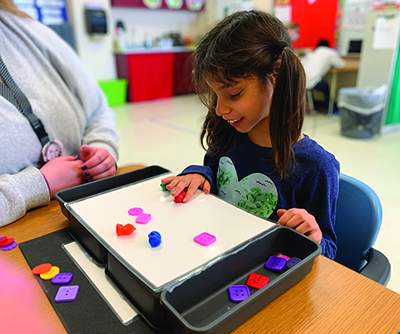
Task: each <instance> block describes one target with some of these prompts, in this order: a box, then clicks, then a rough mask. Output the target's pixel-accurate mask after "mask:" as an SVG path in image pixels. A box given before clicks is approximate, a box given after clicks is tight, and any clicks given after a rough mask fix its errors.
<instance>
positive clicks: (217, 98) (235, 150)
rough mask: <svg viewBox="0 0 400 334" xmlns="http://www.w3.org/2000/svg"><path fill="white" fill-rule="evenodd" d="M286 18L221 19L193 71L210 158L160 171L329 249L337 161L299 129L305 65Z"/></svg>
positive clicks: (173, 186)
mask: <svg viewBox="0 0 400 334" xmlns="http://www.w3.org/2000/svg"><path fill="white" fill-rule="evenodd" d="M290 45H291V44H290V37H289V35H288V33H287V29H286V28H285V26H284V25H283V24H282V23H281V22H280V21H279V20H278V19H277V18H275V17H273V16H271V15H269V14H266V13H263V12H260V11H250V12H238V13H235V14H233V15H231V16H229V17H227V18H225V19H224V20H223V21H221V22H220V23H219V24H218V25H217V26H215V27H214V28H213V29H212V30H211V31H210V32H209V33H208V34H207V35H206V36H205V38H204V39H203V41H202V42H201V44H200V46H199V47H198V48H197V50H196V52H195V58H194V80H195V84H196V91H197V93H198V95H199V97H200V99H201V101H202V102H203V103H204V104H205V105H206V106H207V108H208V114H207V116H206V118H205V121H204V125H203V130H202V133H201V142H202V145H203V147H204V140H205V141H206V144H207V146H208V148H207V154H206V156H205V159H204V166H189V167H187V168H186V169H185V170H184V171H183V172H182V173H181V174H180V175H179V176H171V177H168V178H165V179H163V180H162V182H163V183H169V184H168V185H167V189H168V190H172V193H171V194H172V196H176V195H178V194H179V193H180V192H181V191H182V190H183V189H185V188H187V193H186V195H185V197H184V199H183V202H187V201H188V200H189V199H190V197H191V196H192V195H193V194H194V192H195V191H196V189H197V188H199V187H201V188H203V190H204V192H205V193H209V192H210V191H211V192H212V193H214V194H217V195H218V196H219V197H221V198H223V199H225V200H227V201H229V202H230V203H232V204H235V205H237V206H239V207H241V208H243V209H245V210H247V211H249V212H251V213H253V214H255V215H257V216H260V217H262V218H269V219H272V220H277V221H278V222H277V224H278V225H286V226H289V227H291V228H294V229H296V230H297V231H299V232H301V233H303V234H305V235H307V236H308V237H310V238H312V239H314V240H316V241H317V242H319V243H320V244H321V246H322V254H323V255H325V256H327V257H329V258H331V259H333V258H334V257H335V253H336V236H335V232H334V230H333V226H334V222H335V216H336V200H337V196H338V184H339V163H338V162H337V161H336V159H335V157H334V156H333V155H332V154H330V153H328V152H327V151H325V150H324V149H323V148H322V147H320V146H319V145H318V144H317V143H316V142H315V141H313V140H311V139H310V138H309V137H308V136H307V135H304V134H302V132H301V129H302V125H303V121H304V113H305V93H306V88H305V82H306V79H305V73H304V70H303V67H302V65H301V63H300V61H299V59H298V58H297V56H296V55H295V54H294V52H293V49H292V48H291V46H290Z"/></svg>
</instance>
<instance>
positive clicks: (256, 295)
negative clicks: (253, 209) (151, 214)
mask: <svg viewBox="0 0 400 334" xmlns="http://www.w3.org/2000/svg"><path fill="white" fill-rule="evenodd" d="M169 172H170V171H169V170H167V169H164V168H162V167H159V166H150V167H146V168H144V169H141V170H137V171H133V172H130V173H127V174H123V175H118V176H114V177H111V178H108V179H104V180H100V181H96V182H92V183H89V184H85V185H82V186H79V187H75V188H72V189H69V190H64V191H61V192H59V193H57V194H56V199H57V200H58V201H59V202H60V204H61V208H62V212H63V214H64V215H65V216H66V217H67V218H68V219H69V221H70V222H71V228H70V234H71V235H72V237H73V238H75V239H76V240H77V241H78V242H79V243H80V244H81V245H82V246H83V247H84V248H85V250H86V251H87V252H88V253H89V255H91V256H92V257H93V259H94V260H95V261H96V262H98V264H99V265H101V266H106V274H107V276H108V277H109V278H110V279H111V280H112V281H113V282H114V283H115V285H116V286H117V287H118V288H119V289H120V290H121V292H122V293H123V294H124V295H125V296H126V297H127V298H128V299H129V300H130V301H131V302H132V303H133V304H134V305H135V307H136V308H137V309H138V310H139V312H140V313H141V315H142V316H143V317H144V319H145V320H146V321H147V322H148V323H149V324H150V325H151V326H152V327H154V328H156V329H160V330H164V329H168V328H170V327H172V328H173V329H174V330H175V331H177V332H178V333H218V334H219V333H227V332H229V331H231V330H232V329H234V328H236V327H237V326H238V325H239V324H241V323H242V322H244V321H245V320H246V319H247V318H249V317H250V316H252V315H253V314H254V313H256V312H257V311H258V310H260V309H261V308H262V307H264V306H265V305H267V304H268V303H269V302H270V301H271V300H273V299H274V298H276V297H277V296H279V295H280V294H282V293H283V292H284V291H286V290H287V289H289V288H290V287H291V286H292V285H293V284H295V283H296V282H298V281H299V280H301V279H302V278H303V277H304V276H305V275H307V274H308V273H309V272H310V271H311V268H312V265H313V261H314V259H315V257H316V256H317V255H319V254H320V253H321V247H320V245H319V244H318V243H317V242H315V241H313V240H311V239H310V238H308V237H306V236H304V235H302V234H300V233H298V232H296V231H294V230H292V229H289V228H287V227H275V228H272V229H270V230H268V231H266V232H265V233H263V234H262V235H260V236H259V237H258V238H256V239H253V240H252V241H250V242H249V243H248V245H247V246H246V247H242V248H239V249H237V250H236V252H232V253H230V254H228V255H226V256H224V257H223V258H221V259H220V260H219V261H218V262H217V263H216V264H214V265H212V266H210V267H208V268H207V269H206V270H204V271H203V272H202V273H201V274H199V275H197V276H194V277H192V278H190V279H188V280H187V281H185V282H184V283H182V284H181V285H180V286H178V287H175V288H174V289H173V290H171V286H169V287H167V289H168V290H171V292H168V291H167V290H161V291H154V290H153V289H152V288H151V287H149V286H148V285H147V284H146V282H145V281H144V280H143V279H142V278H141V277H140V275H138V273H137V272H135V270H131V269H129V268H128V267H126V266H125V265H124V263H122V262H121V261H120V260H119V259H117V258H116V257H115V256H114V255H113V254H111V253H110V252H108V251H107V249H106V248H105V247H104V246H103V245H102V244H101V243H100V242H99V241H98V240H97V239H96V237H95V236H93V235H92V234H91V233H90V231H88V230H87V229H86V228H85V227H84V226H83V225H82V224H81V223H80V222H79V220H78V219H77V218H76V217H75V216H74V215H73V214H71V212H69V211H68V208H67V207H65V204H67V203H68V202H72V201H75V200H79V199H82V198H85V197H88V196H91V195H95V194H99V193H102V192H106V191H109V190H112V189H114V188H118V187H120V186H124V185H127V184H131V183H135V182H139V181H143V180H145V179H148V178H152V177H155V176H158V175H161V174H165V173H169ZM277 254H284V255H287V256H289V257H293V256H296V257H298V258H300V259H302V261H301V262H300V263H299V264H297V265H296V266H295V267H293V268H291V269H288V270H284V271H283V272H281V273H274V272H268V271H267V270H266V269H265V268H264V264H265V262H266V261H267V260H268V258H269V256H271V255H277ZM251 272H256V273H259V274H262V275H264V276H268V277H269V278H270V282H269V284H268V285H267V286H266V287H264V288H262V289H261V290H259V291H257V292H256V291H255V290H254V289H251V291H252V295H251V297H249V298H247V299H246V300H245V301H243V302H241V303H239V304H236V303H233V302H231V301H230V299H229V294H228V287H229V286H230V285H237V284H245V283H246V280H247V277H248V275H249V274H250V273H251Z"/></svg>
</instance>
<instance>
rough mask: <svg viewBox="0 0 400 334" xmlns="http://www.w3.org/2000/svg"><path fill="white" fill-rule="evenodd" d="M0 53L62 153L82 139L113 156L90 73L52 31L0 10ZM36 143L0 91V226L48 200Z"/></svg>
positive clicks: (108, 125)
mask: <svg viewBox="0 0 400 334" xmlns="http://www.w3.org/2000/svg"><path fill="white" fill-rule="evenodd" d="M0 54H1V56H2V58H3V61H4V63H5V65H6V67H7V69H8V71H9V72H10V74H11V76H12V78H13V79H14V81H15V82H16V84H17V85H18V86H19V88H20V89H21V90H22V91H23V92H24V94H25V95H26V96H27V98H28V100H29V101H30V104H31V106H32V109H33V112H34V113H35V115H36V116H37V117H38V118H39V119H40V120H41V121H42V123H43V124H44V126H45V129H46V131H47V133H48V135H49V137H50V140H53V139H58V140H60V141H61V142H62V143H63V145H64V152H63V155H73V154H79V150H80V146H81V145H82V144H88V145H90V146H94V147H103V148H106V149H107V150H108V151H109V152H110V153H111V154H112V155H113V157H114V158H115V160H116V161H117V158H118V153H117V152H118V144H117V143H118V135H117V133H116V131H115V117H114V113H113V111H112V110H111V109H110V108H109V107H108V105H107V101H106V99H105V96H104V94H103V93H102V91H101V89H100V88H99V86H98V85H97V82H96V80H95V79H94V77H93V76H92V75H91V74H90V73H89V72H88V71H87V70H86V69H85V67H84V66H83V64H82V63H81V61H80V60H79V58H78V57H77V55H76V54H75V52H74V51H73V50H72V49H71V48H70V47H69V46H68V45H67V44H66V43H65V42H64V41H63V40H62V39H61V38H59V37H58V36H57V35H56V34H55V33H54V32H53V31H52V30H50V29H49V28H47V27H46V26H44V25H42V24H41V23H39V22H37V21H34V20H32V19H29V18H21V17H17V16H15V15H13V14H10V13H8V12H6V11H4V10H0ZM40 154H41V143H40V141H39V139H38V137H37V136H36V134H35V132H34V131H33V129H32V127H31V125H30V124H29V121H28V120H27V119H26V118H25V117H24V116H23V115H22V114H21V113H20V112H19V111H18V109H17V108H16V107H14V105H12V104H11V103H9V102H8V101H7V100H6V99H5V98H3V97H2V96H0V226H3V225H6V224H9V223H11V222H13V221H15V220H17V219H19V218H21V217H22V216H24V215H25V213H26V211H27V210H29V209H31V208H34V207H37V206H42V205H47V204H48V203H49V201H50V196H49V191H48V188H47V185H46V182H45V180H44V178H43V176H42V174H41V173H40V171H39V169H38V167H40V166H38V163H39V157H40Z"/></svg>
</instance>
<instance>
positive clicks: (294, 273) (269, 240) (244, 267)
mask: <svg viewBox="0 0 400 334" xmlns="http://www.w3.org/2000/svg"><path fill="white" fill-rule="evenodd" d="M320 253H321V246H320V245H319V244H318V243H316V242H315V241H313V240H311V239H310V238H307V237H305V236H304V235H302V234H300V233H298V232H296V231H295V230H293V229H290V228H288V227H283V226H281V227H276V228H273V229H271V230H269V231H267V232H266V233H265V234H264V235H263V236H262V237H261V238H259V239H257V240H255V241H254V242H251V243H250V244H249V245H248V246H247V247H246V248H244V249H242V250H241V251H239V252H237V253H233V254H231V255H229V256H227V257H225V258H224V259H223V260H221V261H220V262H218V263H217V264H215V265H213V266H212V267H210V268H207V270H205V271H203V272H202V273H201V274H200V275H198V276H195V277H193V278H191V279H189V280H187V281H185V282H184V283H183V284H181V285H179V286H177V287H175V288H173V289H169V290H172V291H171V292H169V291H167V290H164V291H163V292H162V294H161V303H162V304H163V305H164V306H165V310H166V312H167V318H168V322H169V324H170V326H171V327H172V329H173V330H174V331H175V332H177V333H218V334H223V333H229V332H230V331H232V330H233V329H235V328H236V327H237V326H239V325H240V324H241V323H243V322H244V321H245V320H246V319H248V318H249V317H251V316H252V315H254V314H255V313H256V312H258V311H259V310H260V309H261V308H263V307H264V306H265V305H267V304H268V303H269V302H271V301H272V300H273V299H275V298H276V297H278V296H279V295H280V294H282V293H283V292H285V291H286V290H288V289H289V288H290V287H291V286H293V285H294V284H296V283H297V282H298V281H300V280H301V279H302V278H303V277H304V276H306V275H307V274H308V273H309V272H310V271H311V269H312V266H313V263H314V259H315V257H316V256H317V255H319V254H320ZM279 254H281V255H286V256H289V257H298V258H299V259H301V260H302V261H301V262H299V263H298V264H296V265H295V266H294V267H292V268H290V269H288V268H286V269H284V270H283V271H281V272H274V271H272V270H268V269H266V268H265V266H264V265H265V263H266V262H267V260H268V258H269V257H270V256H271V255H279ZM252 272H254V273H257V274H260V275H263V276H267V277H269V283H268V284H267V285H266V286H264V287H263V288H261V289H260V290H256V289H253V288H249V289H250V292H251V296H250V297H248V298H247V299H246V300H244V301H242V302H240V303H235V302H232V301H231V300H230V298H229V292H228V288H229V286H231V285H245V284H246V282H247V279H248V277H249V275H250V273H252Z"/></svg>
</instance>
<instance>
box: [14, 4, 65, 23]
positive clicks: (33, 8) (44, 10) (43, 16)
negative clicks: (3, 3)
mask: <svg viewBox="0 0 400 334" xmlns="http://www.w3.org/2000/svg"><path fill="white" fill-rule="evenodd" d="M14 3H15V5H16V6H17V7H18V8H19V9H20V10H22V11H23V12H25V13H27V14H28V15H30V16H32V17H33V18H34V19H35V20H38V21H39V22H42V23H43V24H46V25H55V24H63V23H65V22H68V18H67V9H66V3H65V0H14Z"/></svg>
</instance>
